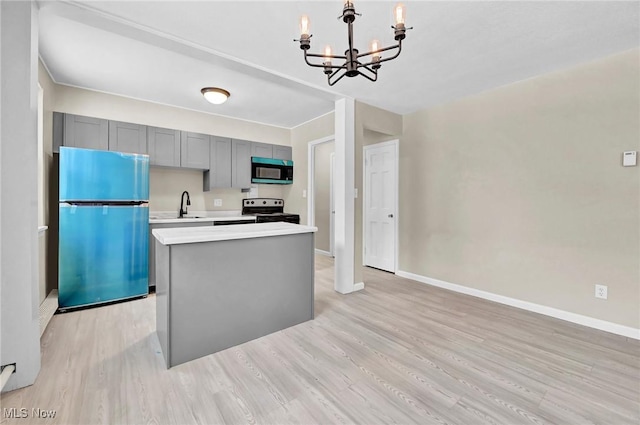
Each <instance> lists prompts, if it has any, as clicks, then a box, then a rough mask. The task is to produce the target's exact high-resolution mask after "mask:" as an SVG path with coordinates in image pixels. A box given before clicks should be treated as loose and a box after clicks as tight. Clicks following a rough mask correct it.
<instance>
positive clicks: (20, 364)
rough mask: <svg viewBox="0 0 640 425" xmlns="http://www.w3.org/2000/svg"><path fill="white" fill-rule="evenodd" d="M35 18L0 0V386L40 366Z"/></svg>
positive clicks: (20, 383) (14, 383) (29, 10)
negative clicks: (5, 375)
mask: <svg viewBox="0 0 640 425" xmlns="http://www.w3.org/2000/svg"><path fill="white" fill-rule="evenodd" d="M37 20H38V15H37V9H36V6H35V3H32V2H7V1H3V2H0V47H1V48H0V57H1V59H0V69H1V72H0V81H1V90H2V96H0V99H1V100H0V122H1V123H2V126H1V128H0V135H1V143H0V287H1V295H2V300H1V307H2V311H1V312H0V319H1V322H2V323H1V325H0V364H1V365H6V364H10V363H16V365H17V371H16V373H15V374H14V375H12V376H11V377H10V378H9V381H8V383H7V385H6V386H5V391H7V390H11V389H15V388H20V387H24V386H26V385H30V384H32V383H33V382H34V381H35V379H36V376H37V375H38V371H39V370H40V327H39V309H38V307H39V305H38V271H39V267H38V229H37V227H38V188H37V176H38V168H37V166H38V154H37V144H38V141H37V104H38V85H37V81H38V80H37V79H38V24H37Z"/></svg>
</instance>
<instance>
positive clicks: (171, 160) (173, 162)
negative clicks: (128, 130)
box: [147, 127, 180, 167]
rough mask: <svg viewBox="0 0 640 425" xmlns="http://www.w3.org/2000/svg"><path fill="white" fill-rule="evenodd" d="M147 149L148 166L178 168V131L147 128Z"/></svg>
mask: <svg viewBox="0 0 640 425" xmlns="http://www.w3.org/2000/svg"><path fill="white" fill-rule="evenodd" d="M147 149H148V151H149V164H151V165H159V166H163V167H179V166H180V131H179V130H171V129H169V128H160V127H148V128H147Z"/></svg>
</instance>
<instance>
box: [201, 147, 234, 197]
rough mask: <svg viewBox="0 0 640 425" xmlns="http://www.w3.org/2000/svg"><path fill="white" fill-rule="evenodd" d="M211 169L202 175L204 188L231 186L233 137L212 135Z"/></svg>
mask: <svg viewBox="0 0 640 425" xmlns="http://www.w3.org/2000/svg"><path fill="white" fill-rule="evenodd" d="M210 150H211V151H210V155H209V170H207V171H205V172H204V174H203V175H202V179H203V190H204V191H205V192H208V191H210V190H211V189H213V188H216V187H231V139H228V138H226V137H217V136H211V146H210Z"/></svg>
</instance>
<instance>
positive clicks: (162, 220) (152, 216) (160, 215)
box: [149, 210, 255, 224]
mask: <svg viewBox="0 0 640 425" xmlns="http://www.w3.org/2000/svg"><path fill="white" fill-rule="evenodd" d="M231 220H255V216H252V215H240V211H239V210H231V211H192V212H189V214H187V215H186V216H185V217H183V218H178V213H177V212H176V211H150V212H149V224H167V223H199V222H203V223H211V222H213V221H231Z"/></svg>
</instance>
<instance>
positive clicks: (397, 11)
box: [393, 3, 404, 25]
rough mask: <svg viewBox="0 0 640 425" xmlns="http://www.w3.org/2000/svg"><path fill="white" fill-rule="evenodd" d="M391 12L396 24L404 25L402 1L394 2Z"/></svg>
mask: <svg viewBox="0 0 640 425" xmlns="http://www.w3.org/2000/svg"><path fill="white" fill-rule="evenodd" d="M393 12H394V13H393V14H394V16H395V18H396V25H400V24H402V25H404V5H403V4H402V3H398V4H396V7H395V8H394V9H393Z"/></svg>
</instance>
